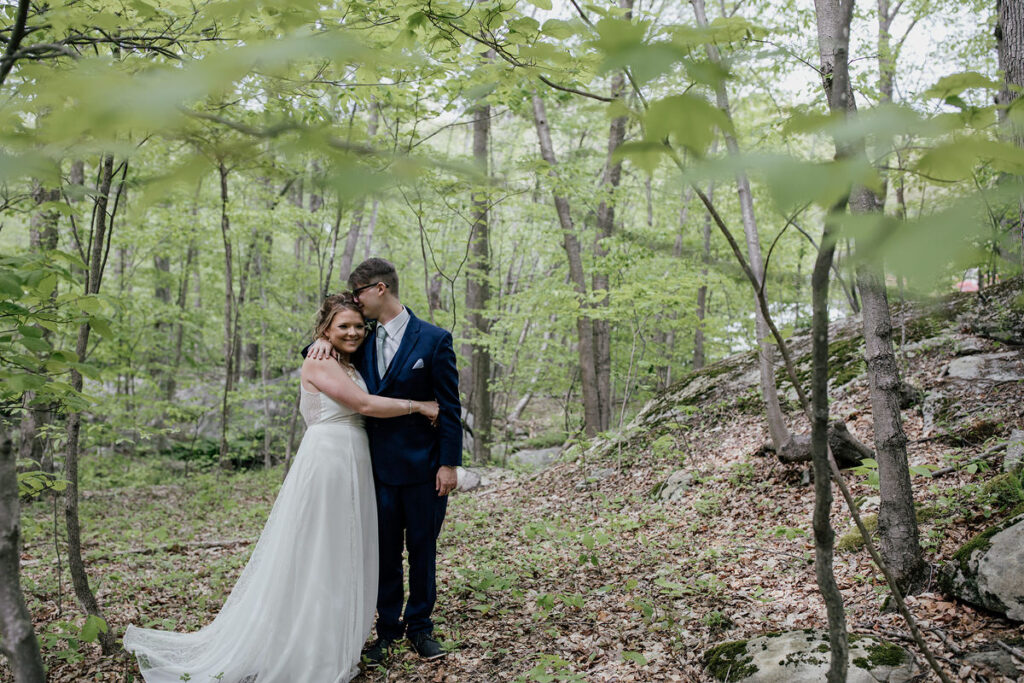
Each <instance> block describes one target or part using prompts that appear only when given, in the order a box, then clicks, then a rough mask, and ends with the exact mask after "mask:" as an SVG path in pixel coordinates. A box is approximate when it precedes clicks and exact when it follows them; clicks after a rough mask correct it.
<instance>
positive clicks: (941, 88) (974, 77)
mask: <svg viewBox="0 0 1024 683" xmlns="http://www.w3.org/2000/svg"><path fill="white" fill-rule="evenodd" d="M973 88H984V89H986V90H999V84H998V83H996V82H995V81H993V80H992V79H990V78H987V77H986V76H982V75H981V74H980V73H978V72H976V71H963V72H961V73H957V74H951V75H949V76H943V77H942V78H940V79H939V81H938V83H936V84H935V85H933V86H932V87H930V88H928V89H927V90H926V91H925V92H924V96H925V97H930V98H934V99H946V98H948V97H952V96H955V95H959V94H960V93H962V92H963V91H965V90H971V89H973Z"/></svg>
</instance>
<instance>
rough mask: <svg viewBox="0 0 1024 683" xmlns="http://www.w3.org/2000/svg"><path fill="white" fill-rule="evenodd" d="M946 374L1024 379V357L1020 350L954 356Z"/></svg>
mask: <svg viewBox="0 0 1024 683" xmlns="http://www.w3.org/2000/svg"><path fill="white" fill-rule="evenodd" d="M945 375H946V376H947V377H949V378H951V379H963V380H971V381H977V380H982V381H988V382H1017V381H1020V380H1024V357H1022V354H1021V353H1020V352H1018V351H1002V352H1000V353H981V354H978V355H976V356H964V357H962V358H954V359H953V360H951V361H950V362H949V365H947V366H946V371H945Z"/></svg>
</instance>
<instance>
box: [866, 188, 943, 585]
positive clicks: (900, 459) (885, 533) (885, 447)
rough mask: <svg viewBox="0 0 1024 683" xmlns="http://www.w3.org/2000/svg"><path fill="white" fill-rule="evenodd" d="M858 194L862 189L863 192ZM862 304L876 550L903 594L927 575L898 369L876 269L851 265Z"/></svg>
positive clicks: (890, 323)
mask: <svg viewBox="0 0 1024 683" xmlns="http://www.w3.org/2000/svg"><path fill="white" fill-rule="evenodd" d="M860 192H864V193H868V191H867V190H861V191H860ZM857 194H858V193H857V192H855V193H854V196H853V197H851V209H852V210H853V211H854V213H862V212H865V211H866V210H868V209H867V208H866V205H867V204H868V202H871V200H872V198H871V197H867V198H859V199H857V198H856V195H857ZM857 285H858V288H859V289H860V299H861V304H862V313H863V324H864V343H865V352H864V353H865V357H866V359H867V365H868V386H869V392H870V396H871V416H872V419H873V421H874V434H875V457H876V460H877V462H878V481H879V499H880V502H879V505H878V549H879V552H880V553H881V555H882V558H883V559H884V560H885V563H886V564H887V565H889V569H890V570H891V571H892V573H893V576H894V577H895V578H896V582H897V583H898V584H899V587H900V589H901V590H903V591H904V592H907V591H910V592H915V591H917V590H920V589H921V588H923V587H924V586H923V582H924V580H925V578H926V574H927V571H926V570H927V566H926V565H925V561H924V554H923V551H922V550H921V543H920V534H919V532H918V528H917V516H916V514H915V512H914V490H913V486H912V485H911V483H910V466H909V464H908V462H907V436H906V434H905V433H904V431H903V416H902V415H901V414H900V399H899V388H900V383H901V380H900V373H899V366H898V365H897V363H896V355H895V354H894V353H893V347H892V317H891V315H890V312H889V300H888V297H887V295H886V291H885V283H884V282H883V280H882V278H881V275H880V273H879V271H878V270H877V269H876V268H873V267H872V264H867V263H865V264H863V265H861V266H860V267H858V268H857Z"/></svg>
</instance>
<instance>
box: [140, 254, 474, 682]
mask: <svg viewBox="0 0 1024 683" xmlns="http://www.w3.org/2000/svg"><path fill="white" fill-rule="evenodd" d="M348 284H349V286H350V287H351V288H352V291H351V293H346V294H337V295H332V296H329V297H327V299H326V300H325V301H324V303H323V306H322V307H321V309H320V314H319V319H318V321H317V326H316V334H315V337H316V338H315V340H314V342H313V343H312V344H311V345H310V346H309V347H307V349H305V350H304V354H305V356H306V358H305V360H304V361H303V363H302V373H301V376H302V380H301V389H300V391H301V398H300V409H301V412H302V416H303V419H304V420H305V421H306V425H307V430H306V434H305V435H304V436H303V439H302V444H301V445H300V446H299V449H298V452H297V453H296V455H295V461H294V463H293V464H292V466H291V469H290V470H289V472H288V476H287V478H286V479H285V482H284V484H283V485H282V486H281V490H280V492H279V493H278V496H277V500H276V501H275V502H274V507H273V509H272V510H271V512H270V517H269V518H268V519H267V523H266V526H264V528H263V532H262V533H261V534H260V538H259V541H258V542H257V543H256V546H255V548H254V549H253V552H252V556H251V557H250V559H249V562H248V564H246V566H245V569H243V570H242V574H241V576H240V577H239V579H238V582H237V583H236V584H235V587H234V588H233V589H232V591H231V594H230V595H229V596H228V598H227V601H226V602H225V603H224V606H223V608H222V609H221V611H220V613H219V614H218V615H217V617H216V618H215V619H214V620H213V622H211V623H210V624H209V625H207V626H206V627H204V628H202V629H200V630H199V631H196V632H193V633H174V632H166V631H156V630H152V629H142V628H137V627H135V626H129V627H128V630H127V631H126V632H125V636H124V645H125V649H126V650H128V651H130V652H133V653H134V654H135V655H136V656H137V658H138V660H139V668H140V669H141V671H142V674H143V677H144V678H145V679H146V681H147V683H163V682H165V681H166V682H168V683H171V682H176V681H180V680H191V681H203V683H206V682H207V681H215V680H216V681H222V682H224V683H242V682H244V683H293V682H294V683H306V682H309V683H314V682H320V681H323V682H325V683H344V682H346V681H349V680H351V679H352V678H354V677H355V676H356V675H358V673H359V667H358V665H359V662H360V653H361V650H362V647H363V644H364V643H365V642H366V639H367V637H368V636H369V634H370V631H371V628H372V626H373V621H374V611H375V609H376V614H377V620H376V626H377V639H376V640H375V641H374V642H373V644H372V645H371V646H370V647H369V648H368V649H367V650H366V651H365V653H363V656H364V657H365V658H366V659H367V660H368V661H369V662H370V663H372V664H382V663H384V661H385V660H386V658H387V655H388V652H389V649H390V647H391V646H392V644H393V643H395V641H397V640H399V639H401V638H403V637H407V638H408V639H409V642H410V644H411V645H412V648H413V649H414V650H415V651H416V652H417V653H418V654H419V655H420V656H421V657H424V658H427V659H434V658H436V657H440V656H443V655H444V651H443V650H442V649H441V647H440V646H439V645H438V643H437V641H436V640H434V637H433V622H432V621H431V619H430V615H431V612H432V611H433V608H434V602H435V599H436V588H435V563H436V543H437V537H438V534H439V533H440V531H441V524H442V522H443V521H444V516H445V511H446V509H447V501H448V498H447V495H448V493H450V492H451V491H452V490H453V489H454V488H455V486H456V481H457V479H456V473H455V467H456V466H457V465H459V464H460V460H461V454H462V428H461V424H460V419H459V418H460V407H459V392H458V373H457V370H456V367H455V353H454V350H453V348H452V337H451V334H449V333H448V332H446V331H445V330H442V329H440V328H438V327H435V326H433V325H430V324H428V323H425V322H423V321H421V320H419V319H418V318H416V317H415V316H414V315H413V314H412V313H411V311H409V309H407V308H405V307H404V306H403V305H402V303H401V301H400V300H399V297H398V293H399V287H398V275H397V273H396V271H395V268H394V266H393V265H391V264H390V263H388V262H387V261H385V260H383V259H378V258H373V259H369V260H367V261H364V262H363V263H361V264H360V265H359V266H358V267H356V269H355V270H353V271H352V274H351V275H350V276H349V280H348ZM367 319H372V320H376V321H377V326H376V328H375V330H374V331H373V332H370V333H367V326H366V320H367ZM364 415H365V416H367V417H368V418H369V419H368V420H366V421H365V424H364V419H363V416H364ZM403 547H404V548H405V550H407V551H408V558H409V596H408V600H407V601H406V600H405V592H404V572H403V561H402V551H403ZM403 604H404V613H403Z"/></svg>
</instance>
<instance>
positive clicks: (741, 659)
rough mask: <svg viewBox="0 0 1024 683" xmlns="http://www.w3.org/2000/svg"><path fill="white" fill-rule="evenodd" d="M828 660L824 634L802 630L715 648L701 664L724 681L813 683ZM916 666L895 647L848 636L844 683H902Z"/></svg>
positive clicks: (821, 676) (822, 675) (823, 672)
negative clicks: (886, 682) (848, 654)
mask: <svg viewBox="0 0 1024 683" xmlns="http://www.w3.org/2000/svg"><path fill="white" fill-rule="evenodd" d="M830 658H831V654H830V649H829V643H828V633H826V632H825V631H819V630H815V629H804V630H802V631H787V632H785V633H767V634H765V635H763V636H758V637H756V638H751V639H750V640H737V641H733V642H729V643H722V644H721V645H716V646H715V647H713V648H711V649H710V650H708V651H707V652H706V653H705V654H704V664H705V666H706V668H707V670H708V673H709V674H711V676H713V677H714V678H715V679H716V680H719V681H726V682H727V683H819V682H820V681H824V680H825V678H826V674H827V672H828V668H829V660H830ZM916 668H917V667H916V666H915V664H914V658H913V657H912V656H911V655H910V653H909V652H907V651H906V650H904V649H903V648H902V647H900V646H898V645H892V644H891V643H887V642H885V641H883V640H879V639H878V638H874V637H872V636H860V635H851V636H850V668H849V672H848V673H847V676H846V680H847V683H878V682H879V681H888V682H889V683H902V681H909V680H910V679H911V677H913V675H914V673H915V671H916Z"/></svg>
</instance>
